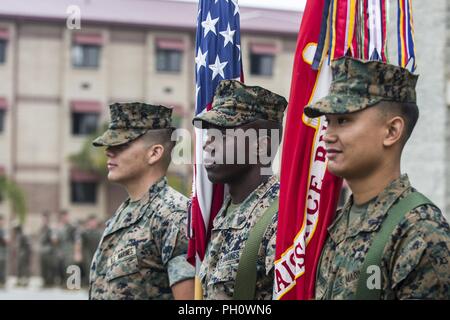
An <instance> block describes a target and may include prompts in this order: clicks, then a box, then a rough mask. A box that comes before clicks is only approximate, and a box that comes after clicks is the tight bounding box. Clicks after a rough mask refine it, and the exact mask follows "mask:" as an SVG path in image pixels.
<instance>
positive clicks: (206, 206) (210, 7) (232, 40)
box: [188, 0, 242, 271]
mask: <svg viewBox="0 0 450 320" xmlns="http://www.w3.org/2000/svg"><path fill="white" fill-rule="evenodd" d="M197 20H198V21H197V35H196V46H195V55H196V58H195V79H196V107H195V115H197V114H199V113H201V112H204V111H205V110H209V109H210V108H211V103H212V100H213V97H214V91H215V89H216V87H217V85H218V84H219V82H220V81H221V80H224V79H241V80H242V72H241V70H242V64H241V37H240V26H239V6H238V3H237V0H200V2H199V9H198V19H197ZM205 136H206V130H202V129H198V128H195V163H194V174H193V188H192V190H193V196H192V207H191V214H190V218H189V228H188V229H189V235H190V239H189V250H188V261H189V262H191V263H192V264H193V265H195V266H196V269H197V271H198V268H199V266H200V263H201V261H202V260H203V258H204V256H205V250H206V246H207V243H208V241H209V237H210V229H211V225H212V220H213V219H214V217H215V215H216V214H217V212H218V211H219V209H220V207H221V206H222V203H223V198H224V186H223V185H213V184H211V183H210V181H209V180H208V176H207V174H206V170H205V168H204V166H203V164H202V163H203V161H202V160H203V148H202V147H203V143H204V141H205Z"/></svg>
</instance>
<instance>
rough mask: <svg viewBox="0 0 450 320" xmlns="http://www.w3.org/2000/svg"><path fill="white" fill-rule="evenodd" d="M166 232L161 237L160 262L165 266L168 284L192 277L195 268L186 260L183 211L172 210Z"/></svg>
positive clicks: (186, 246) (186, 240) (186, 243)
mask: <svg viewBox="0 0 450 320" xmlns="http://www.w3.org/2000/svg"><path fill="white" fill-rule="evenodd" d="M172 214H173V216H172V218H171V219H169V224H168V225H167V229H166V232H165V233H164V234H163V237H162V242H163V243H162V246H161V248H162V253H161V256H162V262H163V264H164V265H165V266H166V267H167V273H168V276H169V284H170V286H173V285H174V284H176V283H177V282H180V281H183V280H187V279H191V278H194V276H195V269H194V267H193V266H192V265H191V264H190V263H189V262H187V261H186V254H187V248H188V239H187V236H186V218H185V214H186V213H185V212H183V211H179V212H173V213H172Z"/></svg>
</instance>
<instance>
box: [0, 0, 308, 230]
mask: <svg viewBox="0 0 450 320" xmlns="http://www.w3.org/2000/svg"><path fill="white" fill-rule="evenodd" d="M71 5H78V6H79V8H80V9H81V29H79V30H77V29H74V30H71V29H69V28H68V27H67V25H66V20H67V17H68V16H69V13H67V9H68V8H69V6H71ZM240 15H241V36H242V41H241V50H242V53H243V57H242V58H243V66H244V75H245V81H246V82H247V83H249V84H253V85H262V86H264V87H267V88H269V89H270V90H273V91H275V92H277V93H280V94H282V95H284V96H286V97H288V95H289V89H290V81H291V72H292V65H293V59H294V52H295V45H296V37H297V32H298V29H299V26H300V21H301V12H295V11H282V10H269V9H257V8H245V7H243V8H241V11H240ZM196 16H197V4H196V3H187V2H176V1H167V0H145V1H142V0H140V1H137V0H128V1H124V0H91V1H81V0H78V1H75V0H42V1H39V4H36V5H35V6H31V5H30V2H29V1H26V0H4V1H2V4H0V150H1V151H0V174H2V175H6V176H7V177H9V178H11V179H13V180H14V181H16V182H17V183H18V184H19V186H20V187H21V188H22V189H23V190H24V191H25V194H26V199H27V207H28V215H27V222H26V225H25V230H26V231H28V232H31V233H35V232H36V231H37V228H38V226H39V221H40V213H41V212H44V211H46V210H49V211H50V212H52V213H56V212H58V211H59V210H60V209H67V210H69V212H70V213H71V217H72V218H74V219H84V218H85V217H87V216H88V215H89V214H91V213H95V214H98V215H99V217H101V218H102V219H103V220H104V219H106V218H107V217H108V216H109V215H111V214H112V213H113V212H114V211H115V209H116V208H117V206H118V205H119V203H120V202H122V201H123V199H124V197H125V193H124V191H123V190H122V189H121V188H120V187H118V186H115V185H112V184H110V183H108V182H106V181H105V179H104V177H100V176H98V175H96V174H92V173H90V172H86V171H82V170H80V169H78V168H76V167H74V166H73V165H71V162H70V161H69V159H68V158H69V156H70V155H71V154H74V153H77V152H78V151H79V150H80V148H81V146H82V145H83V143H84V142H85V140H86V138H87V137H88V136H89V135H90V134H92V133H93V132H94V131H96V130H97V128H99V126H101V125H102V124H103V123H105V122H107V121H108V119H109V108H108V105H109V104H110V103H112V102H126V101H145V102H148V103H160V104H164V105H168V106H173V107H174V112H173V113H174V119H175V123H176V125H178V126H182V127H185V128H188V129H191V127H192V126H191V119H192V116H193V113H194V111H193V110H194V101H195V82H194V63H195V62H194V59H195V52H194V44H195V43H194V41H195V27H196ZM170 182H171V183H172V184H173V185H174V187H175V188H178V189H179V190H181V191H183V192H185V193H186V192H189V190H190V187H191V183H192V182H191V166H190V165H183V166H176V167H175V166H172V167H171V169H170ZM0 212H3V213H5V214H6V215H7V216H11V211H10V208H9V206H8V204H7V203H6V201H2V202H0Z"/></svg>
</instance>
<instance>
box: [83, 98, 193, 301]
mask: <svg viewBox="0 0 450 320" xmlns="http://www.w3.org/2000/svg"><path fill="white" fill-rule="evenodd" d="M110 110H111V124H110V126H109V129H108V130H107V132H105V133H104V134H103V135H102V136H101V137H99V138H97V139H96V140H95V141H94V145H96V146H100V145H105V146H113V145H120V144H123V143H127V142H129V141H132V140H134V139H136V138H137V137H139V136H141V135H143V134H144V133H146V132H147V131H148V130H152V129H164V128H170V125H171V118H170V117H171V112H172V111H171V110H170V109H168V108H165V107H163V106H153V105H147V104H143V103H125V104H113V105H111V107H110ZM187 206H188V199H187V198H186V197H184V196H183V195H181V194H180V193H178V192H177V191H175V190H173V189H172V188H171V187H169V186H168V184H167V179H166V178H165V177H163V178H162V179H161V180H160V181H158V182H157V183H155V184H154V185H152V186H151V187H149V191H148V193H147V194H146V195H145V196H144V197H143V198H142V199H140V200H138V201H133V202H132V201H130V199H128V200H126V201H125V202H124V203H123V204H122V205H121V206H120V208H119V209H118V210H117V211H116V213H115V214H114V216H113V217H112V218H111V219H110V220H109V221H108V222H107V225H106V229H105V231H104V233H103V236H102V239H101V241H100V244H99V246H98V248H97V250H96V253H95V255H94V258H93V261H92V264H91V273H90V289H89V297H90V299H173V295H172V291H171V286H172V285H174V284H176V283H178V282H180V281H183V280H187V279H191V278H193V277H194V275H195V272H194V268H193V267H192V266H191V265H190V264H189V263H188V262H187V261H186V253H187V238H186V229H185V228H186V218H187Z"/></svg>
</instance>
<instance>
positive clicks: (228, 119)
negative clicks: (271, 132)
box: [194, 80, 287, 300]
mask: <svg viewBox="0 0 450 320" xmlns="http://www.w3.org/2000/svg"><path fill="white" fill-rule="evenodd" d="M212 105H213V107H212V109H211V110H210V111H207V112H204V113H202V114H200V115H199V116H197V117H196V118H194V125H196V126H198V127H202V128H210V127H212V128H236V129H238V128H242V126H243V125H247V124H250V125H251V123H253V122H255V121H258V120H263V121H269V122H273V123H276V124H277V126H278V127H279V128H281V124H282V119H283V112H284V110H285V108H286V106H287V102H286V100H285V99H284V98H283V97H281V96H279V95H277V94H275V93H273V92H270V91H269V90H266V89H264V88H261V87H258V86H246V85H244V84H242V83H240V82H239V81H234V80H224V81H221V82H220V83H219V86H218V88H217V90H216V93H215V96H214V100H213V104H212ZM272 151H273V152H275V150H272ZM238 152H242V150H240V151H238ZM223 168H224V169H223V170H224V171H227V170H228V169H227V167H223ZM206 169H207V170H208V167H207V168H206ZM208 174H209V173H208ZM242 179H246V177H245V176H242ZM210 180H211V178H210ZM261 181H262V182H261V184H260V185H259V186H257V187H256V188H255V189H254V190H250V193H249V195H248V196H247V197H246V198H245V200H243V201H242V202H240V203H238V204H234V203H233V202H232V199H231V196H228V197H227V198H226V199H225V201H224V204H223V206H222V208H221V210H220V211H219V212H218V214H217V216H216V217H215V219H214V221H213V228H212V231H211V240H210V242H209V244H208V247H207V250H206V254H205V258H204V260H203V263H202V265H201V268H200V273H199V277H200V280H201V284H202V289H203V298H204V299H213V300H228V299H232V298H233V294H234V288H235V280H236V275H237V270H238V266H239V261H240V258H241V256H242V252H243V249H244V247H245V244H246V240H247V239H248V237H249V234H250V232H251V230H252V228H253V227H254V226H255V224H256V223H257V222H258V221H259V220H260V219H261V217H262V216H263V214H264V213H265V212H266V211H267V209H268V208H269V207H270V205H271V204H272V202H274V201H278V195H279V189H280V185H279V182H278V179H277V177H276V176H273V175H272V176H270V177H268V179H261ZM213 182H214V181H213ZM230 193H231V192H230ZM277 221H278V213H276V214H275V215H274V216H273V218H272V220H271V221H270V223H269V225H268V226H267V228H266V229H265V232H264V234H263V238H262V242H261V245H260V247H259V251H258V260H257V265H256V270H257V274H256V288H255V296H254V299H257V300H261V299H272V291H273V281H274V258H275V240H276V229H277Z"/></svg>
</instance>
